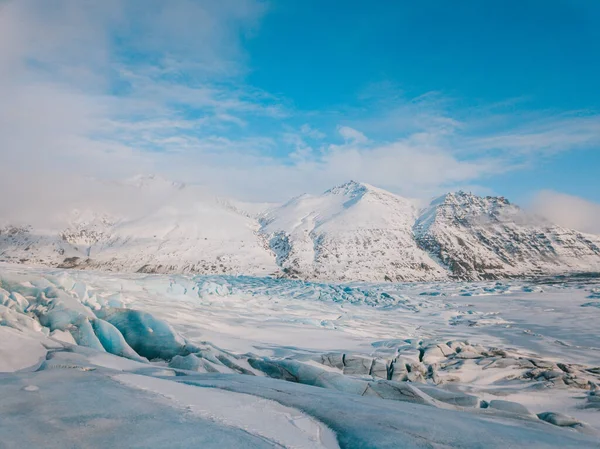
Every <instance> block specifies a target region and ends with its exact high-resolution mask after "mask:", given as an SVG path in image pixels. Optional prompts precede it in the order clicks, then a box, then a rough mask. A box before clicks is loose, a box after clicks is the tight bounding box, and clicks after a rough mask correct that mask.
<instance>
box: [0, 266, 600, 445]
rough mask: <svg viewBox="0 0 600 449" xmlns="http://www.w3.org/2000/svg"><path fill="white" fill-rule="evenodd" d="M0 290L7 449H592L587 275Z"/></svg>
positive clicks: (12, 286) (594, 307) (593, 341)
mask: <svg viewBox="0 0 600 449" xmlns="http://www.w3.org/2000/svg"><path fill="white" fill-rule="evenodd" d="M0 282H1V285H0V288H1V290H0V304H2V305H1V306H0V372H1V373H0V396H1V397H2V401H0V447H2V448H4V447H6V448H13V447H14V448H20V447H106V446H109V445H111V446H113V447H193V446H199V447H219V448H222V447H240V446H241V445H247V446H248V447H289V448H292V447H294V448H296V447H325V448H332V447H333V448H335V447H348V448H351V447H393V448H401V447H485V448H488V447H524V446H528V447H600V443H599V441H600V390H598V388H597V385H598V384H600V325H599V324H600V281H599V280H598V279H594V278H589V277H582V278H571V279H561V278H547V279H544V280H536V281H512V280H510V281H501V282H475V283H473V282H471V283H468V282H464V283H456V282H454V283H449V282H447V283H413V284H408V283H407V284H391V283H386V284H360V283H353V284H346V285H341V284H318V283H308V282H302V281H293V280H275V279H269V278H254V277H227V276H195V277H194V276H180V275H146V274H127V275H117V274H112V273H111V274H107V273H94V272H90V271H65V270H56V269H35V268H27V267H23V266H10V265H2V266H0ZM148 359H151V361H150V362H148ZM157 423H159V425H157Z"/></svg>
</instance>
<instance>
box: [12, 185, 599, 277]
mask: <svg viewBox="0 0 600 449" xmlns="http://www.w3.org/2000/svg"><path fill="white" fill-rule="evenodd" d="M121 188H122V189H124V190H123V192H126V194H127V195H131V198H132V199H133V200H132V203H136V206H139V204H142V205H144V207H145V208H144V207H141V206H139V207H137V208H135V207H132V208H130V209H127V208H125V209H127V210H126V212H124V213H123V212H115V213H109V212H107V211H106V210H103V209H102V208H98V209H97V210H94V208H93V207H91V206H90V205H87V206H86V208H81V207H78V208H74V209H72V210H70V211H69V212H67V213H63V214H62V215H61V217H67V218H64V220H63V222H61V223H62V225H57V226H54V228H52V227H47V228H45V227H40V226H38V227H36V226H33V225H27V224H25V225H23V224H20V225H17V224H11V223H10V220H9V222H8V223H7V224H5V225H4V226H3V227H0V261H3V262H9V263H24V264H32V265H43V266H55V267H64V268H82V269H86V268H89V269H100V270H108V271H124V272H149V273H154V272H156V273H171V272H173V273H198V274H245V275H259V276H268V275H272V276H282V277H296V278H301V279H307V280H327V281H373V282H378V281H395V282H396V281H398V282H400V281H433V280H447V279H464V280H480V279H501V278H506V277H520V276H537V275H550V274H563V273H570V272H590V271H600V236H595V235H591V234H585V233H581V232H578V231H575V230H571V229H566V228H563V227H559V226H557V225H554V224H552V223H549V222H548V221H547V220H544V219H541V218H539V217H536V216H534V215H532V214H529V213H528V212H526V211H524V210H523V209H521V208H519V207H518V206H516V205H514V204H513V203H511V202H510V201H508V200H507V199H506V198H504V197H491V196H487V197H480V196H477V195H473V194H471V193H467V192H464V191H458V192H451V193H447V194H445V195H442V196H440V197H438V198H435V199H434V200H433V201H431V202H430V204H429V205H428V206H426V207H424V208H419V207H418V206H417V204H416V202H415V201H413V200H409V199H406V198H403V197H401V196H399V195H396V194H394V193H391V192H388V191H386V190H384V189H380V188H378V187H375V186H371V185H369V184H366V183H360V182H356V181H349V182H347V183H344V184H341V185H338V186H334V187H332V188H331V189H329V190H327V191H325V192H324V193H322V194H320V195H308V194H304V195H300V196H298V197H295V198H292V199H291V200H289V201H288V202H286V203H284V204H281V205H277V206H274V207H270V208H268V209H267V210H266V211H263V212H262V213H259V212H257V210H258V209H259V207H257V206H253V205H251V204H245V203H241V202H236V201H233V200H229V199H226V198H223V197H218V196H215V195H212V194H210V193H208V192H206V191H204V190H203V189H201V188H199V187H197V186H190V185H185V184H181V183H173V182H170V181H167V180H164V179H162V178H157V177H136V178H133V179H131V180H128V181H126V182H125V183H123V186H122V187H121V186H120V185H118V184H112V185H111V189H113V191H112V193H113V195H115V198H114V201H116V200H117V197H118V196H119V192H121V190H120V189H121ZM131 189H133V192H134V193H131V192H132V190H131ZM124 196H126V195H124ZM108 203H110V201H109V202H108ZM138 203H139V204H138ZM5 222H6V220H5Z"/></svg>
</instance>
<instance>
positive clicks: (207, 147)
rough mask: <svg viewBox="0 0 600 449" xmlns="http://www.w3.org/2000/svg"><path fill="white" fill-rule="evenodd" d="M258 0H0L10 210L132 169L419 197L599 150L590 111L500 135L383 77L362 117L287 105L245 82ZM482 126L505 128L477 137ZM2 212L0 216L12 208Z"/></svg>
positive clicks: (253, 194)
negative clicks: (353, 186)
mask: <svg viewBox="0 0 600 449" xmlns="http://www.w3.org/2000/svg"><path fill="white" fill-rule="evenodd" d="M0 1H1V0H0ZM265 7H266V4H265V2H263V1H260V0H256V1H255V0H235V1H234V0H219V1H216V0H215V1H211V0H207V1H203V2H196V1H191V0H178V1H174V2H163V1H160V0H148V1H141V0H137V1H136V0H122V1H121V0H105V1H102V2H81V1H78V0H56V1H54V2H52V6H50V5H49V4H47V2H44V1H43V0H18V1H16V0H9V1H5V2H3V3H1V4H0V98H1V99H2V100H1V101H0V166H2V167H3V172H4V173H5V175H4V176H3V177H1V178H0V190H1V191H5V192H6V191H9V192H11V194H12V195H11V198H13V199H11V201H12V206H11V207H13V208H14V207H17V205H18V204H22V205H24V207H29V208H34V207H37V206H38V203H40V204H43V205H44V206H47V205H48V204H49V202H48V195H51V193H52V190H53V189H57V190H61V189H58V187H57V185H58V184H59V183H66V182H67V181H69V180H70V179H75V178H77V179H82V177H85V176H95V177H98V178H102V179H105V178H109V179H110V178H122V177H127V176H131V175H133V174H135V173H160V174H162V175H163V176H165V177H168V178H170V179H174V180H180V181H185V182H191V183H202V184H205V185H207V186H209V187H211V188H213V189H214V190H216V191H218V192H220V193H223V194H228V195H232V196H238V197H244V198H245V199H260V200H284V199H286V198H288V197H289V196H291V195H296V194H298V193H301V192H304V191H312V192H315V191H320V190H324V189H326V188H329V187H331V186H332V185H333V184H336V183H340V182H344V181H347V180H348V179H351V178H352V179H358V180H363V181H365V182H369V183H372V184H375V185H380V186H382V187H385V188H389V189H391V190H394V191H396V192H399V193H402V194H405V195H410V196H421V197H422V196H430V195H434V194H437V193H440V192H441V191H443V190H450V189H453V188H455V187H456V186H462V185H465V184H470V183H474V182H477V181H478V180H481V179H484V178H485V177H487V176H490V175H495V174H500V173H503V172H505V171H508V170H514V169H517V168H523V167H526V166H527V163H531V161H534V160H537V159H536V158H539V157H540V155H543V154H547V153H550V152H556V151H566V150H572V149H575V148H580V147H582V146H586V145H590V144H596V143H598V140H599V136H600V132H599V131H600V129H599V123H600V118H599V117H598V116H597V115H592V114H588V115H583V114H579V115H564V114H562V115H558V116H550V117H545V118H544V117H535V118H533V119H532V118H527V119H526V120H523V123H522V124H520V125H519V126H511V125H513V124H507V123H506V120H505V118H504V117H503V116H502V115H501V114H497V115H496V112H493V113H491V112H489V111H486V112H485V114H482V113H481V111H470V112H469V113H465V112H464V111H460V110H457V109H456V108H455V109H453V108H454V105H453V102H452V100H451V99H449V98H447V97H445V96H444V95H442V94H440V93H437V92H432V93H426V94H424V95H421V96H419V97H417V98H413V99H410V98H409V99H407V98H405V97H404V96H403V94H402V92H400V91H399V90H398V89H397V88H395V87H394V86H388V85H385V84H383V85H379V86H374V87H373V88H372V89H370V91H369V92H368V94H365V95H363V97H364V99H365V101H371V102H372V103H369V106H372V107H369V108H367V109H354V110H352V109H350V108H348V109H347V110H344V109H343V108H342V110H339V111H333V112H332V111H298V110H294V109H293V108H291V107H288V106H287V105H286V102H285V100H281V99H279V98H277V97H275V96H272V95H270V94H269V93H268V92H263V91H260V90H258V89H255V88H252V87H251V86H247V85H246V84H244V78H243V75H244V73H246V70H247V68H246V66H245V63H244V61H245V55H244V51H243V48H242V47H241V44H240V36H244V35H247V34H248V33H252V32H255V31H256V29H257V27H258V26H259V23H260V18H261V16H262V15H263V14H264V13H265ZM131 54H134V55H138V56H139V57H138V56H136V57H132V56H131ZM383 91H385V92H386V93H385V95H383V98H385V99H386V100H385V101H382V100H381V98H382V95H381V93H382V92H383ZM390 91H392V92H391V93H390ZM366 110H368V111H369V112H368V115H366V116H365V114H366V112H365V111H366ZM481 115H484V117H481ZM484 119H487V120H488V121H490V122H494V125H495V126H496V127H499V128H502V126H504V128H503V129H506V128H510V129H511V131H510V132H508V131H504V132H498V131H497V130H489V129H483V128H485V127H484V126H482V124H481V122H482V121H483V120H484ZM509 122H510V121H509ZM338 123H344V125H343V126H337V124H338ZM328 133H329V134H328ZM367 135H368V136H369V137H368V138H367ZM342 141H343V142H342ZM69 176H71V178H69ZM69 182H70V181H69ZM73 182H74V184H73V186H80V185H81V183H80V181H73ZM274 186H275V187H274ZM74 188H77V189H80V187H74ZM24 190H27V191H28V192H29V193H28V194H27V196H22V197H21V199H20V200H19V195H20V194H21V193H22V192H23V191H24ZM20 192H21V193H20ZM61 195H62V194H59V193H57V195H55V196H54V197H52V198H56V201H59V198H60V197H61ZM6 205H7V202H6V201H4V209H3V212H0V214H1V213H4V215H6V214H8V215H10V214H11V209H10V208H9V207H7V206H6Z"/></svg>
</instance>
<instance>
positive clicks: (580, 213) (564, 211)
mask: <svg viewBox="0 0 600 449" xmlns="http://www.w3.org/2000/svg"><path fill="white" fill-rule="evenodd" d="M531 207H532V209H533V210H534V211H535V212H536V213H537V214H539V215H541V216H543V217H546V218H547V219H548V220H550V221H552V222H553V223H556V224H558V225H561V226H564V227H566V228H573V229H577V230H579V231H581V232H589V233H592V234H600V204H598V203H593V202H591V201H587V200H585V199H583V198H580V197H577V196H573V195H567V194H564V193H559V192H554V191H552V190H543V191H541V192H538V194H537V195H536V196H535V198H534V200H533V202H532V205H531Z"/></svg>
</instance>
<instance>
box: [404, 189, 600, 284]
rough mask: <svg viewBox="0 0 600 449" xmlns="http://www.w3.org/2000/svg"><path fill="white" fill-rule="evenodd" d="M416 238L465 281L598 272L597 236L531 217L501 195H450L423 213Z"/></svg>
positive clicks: (424, 247)
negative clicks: (571, 272)
mask: <svg viewBox="0 0 600 449" xmlns="http://www.w3.org/2000/svg"><path fill="white" fill-rule="evenodd" d="M414 231H415V239H416V241H417V242H418V243H419V246H420V247H421V248H423V249H425V250H427V251H428V252H429V253H430V254H432V255H433V256H434V257H435V258H436V259H437V260H439V261H440V262H441V263H442V264H443V265H444V266H447V267H448V269H449V270H450V272H451V273H452V274H453V275H454V276H455V277H458V278H463V279H497V278H502V277H507V276H520V275H521V276H522V275H539V274H551V273H560V272H566V271H593V270H596V271H600V238H599V237H597V236H591V235H585V234H582V233H580V232H577V231H574V230H570V229H564V228H561V227H559V226H555V225H553V224H551V223H548V222H545V221H544V220H542V219H540V218H539V217H534V216H532V215H529V214H528V213H526V212H525V211H523V210H522V209H520V208H519V207H518V206H515V205H514V204H511V203H510V202H509V201H508V200H506V199H505V198H503V197H485V198H482V197H478V196H475V195H472V194H470V193H464V192H457V193H449V194H447V195H444V196H442V197H440V198H438V199H436V200H434V201H433V202H432V203H431V205H430V206H429V207H428V208H427V209H426V210H425V211H424V212H423V213H422V214H421V216H420V217H419V219H418V220H417V222H416V223H415V226H414Z"/></svg>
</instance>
